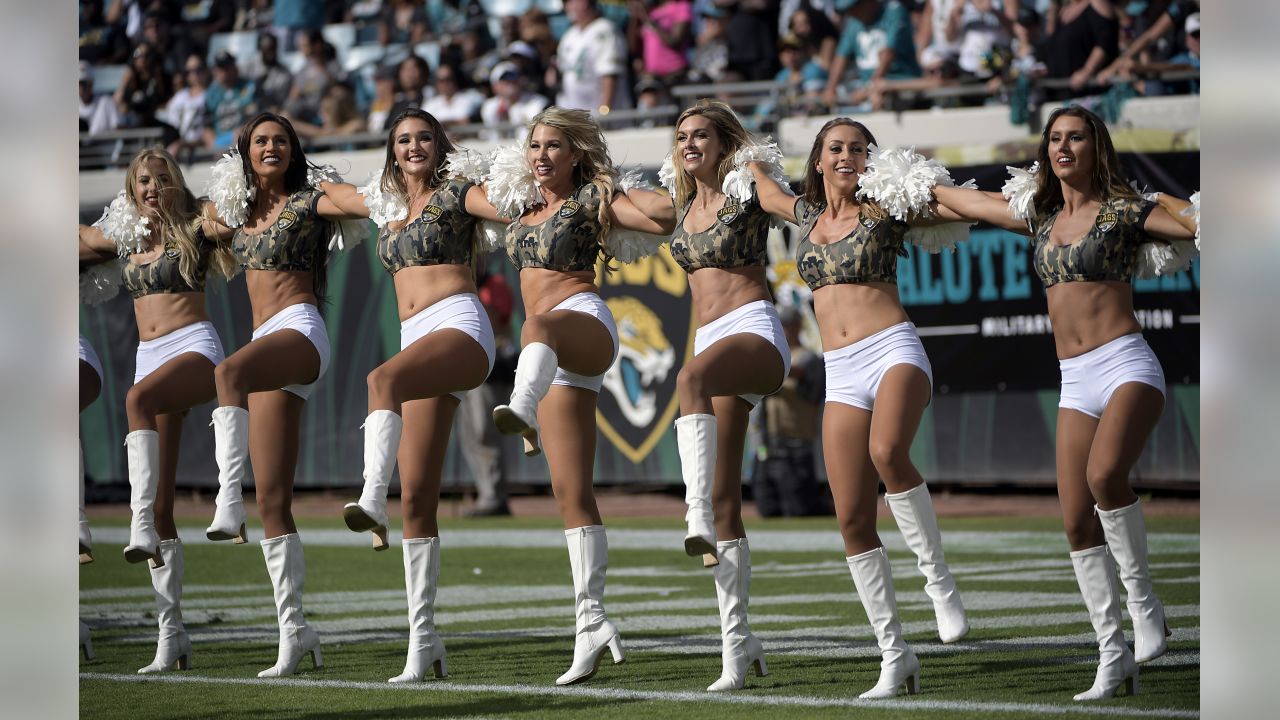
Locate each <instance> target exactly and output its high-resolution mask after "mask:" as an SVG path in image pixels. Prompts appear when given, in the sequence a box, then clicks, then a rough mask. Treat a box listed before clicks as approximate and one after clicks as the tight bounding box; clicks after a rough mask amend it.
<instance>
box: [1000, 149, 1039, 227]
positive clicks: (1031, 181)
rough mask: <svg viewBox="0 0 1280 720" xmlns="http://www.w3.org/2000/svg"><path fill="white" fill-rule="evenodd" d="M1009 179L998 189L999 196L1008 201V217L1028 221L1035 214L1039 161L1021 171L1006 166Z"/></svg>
mask: <svg viewBox="0 0 1280 720" xmlns="http://www.w3.org/2000/svg"><path fill="white" fill-rule="evenodd" d="M1004 169H1005V170H1008V171H1009V179H1008V180H1006V181H1005V183H1004V185H1003V186H1001V188H1000V194H1001V195H1004V198H1005V200H1008V201H1009V215H1010V216H1011V217H1013V218H1014V219H1015V220H1022V221H1024V222H1025V221H1028V220H1030V219H1031V216H1032V215H1033V214H1034V213H1035V202H1036V176H1037V175H1039V174H1040V161H1039V160H1037V161H1036V162H1034V163H1031V167H1029V168H1027V169H1026V170H1023V169H1022V168H1016V167H1013V166H1011V165H1006V166H1005V167H1004Z"/></svg>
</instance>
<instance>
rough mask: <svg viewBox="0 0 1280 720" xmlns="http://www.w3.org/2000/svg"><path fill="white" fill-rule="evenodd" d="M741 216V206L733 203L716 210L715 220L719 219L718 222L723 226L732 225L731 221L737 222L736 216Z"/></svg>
mask: <svg viewBox="0 0 1280 720" xmlns="http://www.w3.org/2000/svg"><path fill="white" fill-rule="evenodd" d="M741 214H742V206H741V205H739V204H738V203H736V202H735V203H731V204H728V205H725V206H724V207H722V208H720V209H719V210H717V211H716V218H717V219H719V220H720V222H721V223H723V224H725V225H732V224H733V221H734V220H737V219H738V216H739V215H741Z"/></svg>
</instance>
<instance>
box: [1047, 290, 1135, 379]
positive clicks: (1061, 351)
mask: <svg viewBox="0 0 1280 720" xmlns="http://www.w3.org/2000/svg"><path fill="white" fill-rule="evenodd" d="M1045 295H1046V296H1047V297H1048V299H1049V322H1050V324H1052V325H1053V342H1054V344H1055V345H1056V347H1057V351H1058V359H1059V360H1066V359H1067V358H1073V357H1075V356H1077V355H1083V354H1084V353H1087V352H1089V351H1090V350H1093V349H1096V348H1099V347H1102V346H1103V345H1106V344H1107V343H1109V342H1111V341H1112V340H1115V339H1116V338H1118V337H1123V336H1125V335H1131V334H1133V333H1136V332H1142V326H1141V325H1139V324H1138V319H1137V318H1136V317H1135V316H1134V314H1133V286H1132V285H1130V284H1129V283H1127V282H1111V281H1096V282H1064V283H1058V284H1057V285H1052V286H1050V287H1049V288H1047V289H1046V290H1045Z"/></svg>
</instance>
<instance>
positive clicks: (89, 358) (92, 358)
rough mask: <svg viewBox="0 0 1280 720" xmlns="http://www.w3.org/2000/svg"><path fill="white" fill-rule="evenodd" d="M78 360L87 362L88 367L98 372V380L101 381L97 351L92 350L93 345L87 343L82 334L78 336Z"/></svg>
mask: <svg viewBox="0 0 1280 720" xmlns="http://www.w3.org/2000/svg"><path fill="white" fill-rule="evenodd" d="M80 360H81V361H82V362H86V363H89V367H91V368H93V371H94V372H96V373H98V380H99V382H101V380H102V361H101V360H99V359H98V353H96V352H94V351H93V346H92V345H90V344H89V341H88V340H85V339H84V336H83V335H81V336H80Z"/></svg>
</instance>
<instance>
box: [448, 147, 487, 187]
mask: <svg viewBox="0 0 1280 720" xmlns="http://www.w3.org/2000/svg"><path fill="white" fill-rule="evenodd" d="M444 172H445V175H447V176H449V177H452V178H458V179H460V180H468V181H470V182H472V183H475V184H476V185H479V184H480V183H482V182H484V179H485V177H486V176H487V175H488V174H489V161H488V159H487V158H486V157H485V156H484V155H481V154H480V153H478V152H473V151H471V150H467V149H466V148H459V149H457V150H454V151H453V152H451V153H449V154H448V155H446V156H445V158H444Z"/></svg>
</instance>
